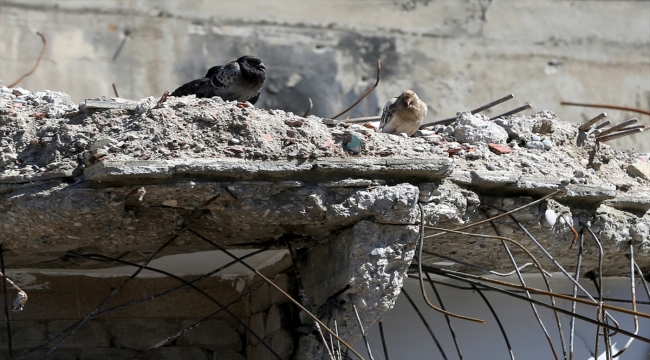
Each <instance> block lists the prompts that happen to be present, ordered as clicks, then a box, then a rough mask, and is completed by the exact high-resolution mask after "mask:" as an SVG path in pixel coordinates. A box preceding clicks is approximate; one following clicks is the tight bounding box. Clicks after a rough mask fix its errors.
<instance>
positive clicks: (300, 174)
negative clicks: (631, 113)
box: [84, 158, 650, 211]
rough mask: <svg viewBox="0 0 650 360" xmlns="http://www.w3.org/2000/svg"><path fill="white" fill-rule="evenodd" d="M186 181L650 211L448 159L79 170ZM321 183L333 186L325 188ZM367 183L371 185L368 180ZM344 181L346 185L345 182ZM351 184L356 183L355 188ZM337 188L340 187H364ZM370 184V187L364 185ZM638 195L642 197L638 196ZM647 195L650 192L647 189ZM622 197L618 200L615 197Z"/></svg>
mask: <svg viewBox="0 0 650 360" xmlns="http://www.w3.org/2000/svg"><path fill="white" fill-rule="evenodd" d="M179 176H181V177H183V176H191V177H195V178H197V179H201V180H203V181H259V180H275V181H280V180H297V181H306V182H319V183H321V184H326V185H325V186H326V187H327V186H329V187H335V186H339V185H336V181H343V180H344V179H345V178H348V179H357V180H363V179H359V178H365V179H372V180H380V181H387V182H390V183H397V182H402V181H403V182H409V183H411V184H414V185H417V184H418V183H426V182H440V181H442V180H444V179H445V178H449V179H450V180H451V181H453V182H455V183H457V184H459V185H464V186H468V187H470V188H475V189H479V190H483V191H486V190H491V189H497V188H498V189H499V190H500V191H503V192H504V195H507V194H519V195H522V196H544V195H547V194H550V193H551V192H554V191H556V190H562V191H563V192H564V193H563V194H560V195H558V197H557V198H558V199H565V200H566V201H568V202H573V203H576V202H578V203H584V204H597V203H601V202H603V201H610V202H611V203H612V204H614V205H613V206H614V207H617V208H619V209H628V208H629V209H630V210H634V211H639V210H643V209H645V211H647V210H650V196H641V197H636V196H633V195H628V196H626V193H622V194H620V195H619V194H617V191H616V187H615V186H614V185H612V184H607V183H604V182H603V183H601V184H593V185H592V184H566V183H563V181H562V180H560V179H557V178H555V177H545V178H542V177H530V176H522V174H521V173H518V172H511V171H453V170H452V168H451V162H450V160H449V159H445V158H441V159H427V160H420V159H363V158H360V159H359V158H354V159H328V160H305V161H244V160H241V159H231V158H227V159H220V160H205V161H200V160H195V161H193V162H192V163H191V164H187V163H186V162H184V161H182V160H171V161H137V160H135V161H104V162H100V163H98V164H95V165H93V166H90V167H88V168H86V169H85V171H84V179H85V180H87V181H90V182H92V183H93V184H94V186H96V185H98V184H99V183H102V182H104V183H106V184H110V185H113V186H116V185H138V184H143V185H144V184H147V183H151V182H152V181H158V182H160V181H174V178H175V177H179ZM324 181H330V182H334V184H333V185H332V184H330V185H327V184H328V183H326V182H324ZM368 181H370V180H368ZM348 182H349V181H348ZM355 184H356V183H355ZM364 184H365V183H363V184H357V185H350V184H347V185H340V186H364ZM369 184H370V183H369ZM637 192H638V193H639V194H641V195H643V194H645V193H646V192H645V191H643V190H641V191H637ZM647 193H648V194H650V189H647ZM618 196H621V200H620V201H617V200H616V198H617V197H618Z"/></svg>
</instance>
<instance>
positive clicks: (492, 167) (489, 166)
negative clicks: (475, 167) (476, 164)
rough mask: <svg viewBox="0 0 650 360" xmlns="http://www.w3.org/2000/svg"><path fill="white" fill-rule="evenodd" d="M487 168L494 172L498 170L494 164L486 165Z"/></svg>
mask: <svg viewBox="0 0 650 360" xmlns="http://www.w3.org/2000/svg"><path fill="white" fill-rule="evenodd" d="M485 168H486V169H488V170H490V171H494V170H496V169H497V168H496V167H494V165H492V164H486V165H485Z"/></svg>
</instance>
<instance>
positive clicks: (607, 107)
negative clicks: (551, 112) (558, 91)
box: [560, 101, 650, 115]
mask: <svg viewBox="0 0 650 360" xmlns="http://www.w3.org/2000/svg"><path fill="white" fill-rule="evenodd" d="M560 104H562V105H570V106H584V107H592V108H600V109H612V110H623V111H632V112H636V113H639V114H645V115H650V111H647V110H643V109H637V108H632V107H627V106H618V105H605V104H584V103H575V102H569V101H562V102H560Z"/></svg>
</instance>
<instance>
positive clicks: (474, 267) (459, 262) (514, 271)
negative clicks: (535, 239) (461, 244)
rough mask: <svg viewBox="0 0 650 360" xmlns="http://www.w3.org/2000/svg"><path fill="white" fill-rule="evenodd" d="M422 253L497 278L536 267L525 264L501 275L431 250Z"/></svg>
mask: <svg viewBox="0 0 650 360" xmlns="http://www.w3.org/2000/svg"><path fill="white" fill-rule="evenodd" d="M422 252H423V253H425V254H427V255H431V256H435V257H439V258H441V259H444V260H448V261H453V262H455V263H458V264H461V265H464V266H467V267H471V268H473V269H476V270H480V271H483V272H486V273H490V274H492V275H496V276H499V277H507V276H510V275H512V274H514V273H516V272H517V270H519V271H521V270H523V269H525V268H527V267H529V266H531V265H535V264H533V263H525V264H523V265H521V266H519V267H518V268H517V270H512V271H511V272H507V273H500V272H498V271H494V270H490V269H486V268H484V267H482V266H478V265H476V264H472V263H470V262H467V261H464V260H460V259H456V258H453V257H451V256H447V255H442V254H438V253H435V252H433V251H429V250H424V249H423V250H422ZM544 273H545V274H546V275H549V274H548V272H547V271H546V270H544Z"/></svg>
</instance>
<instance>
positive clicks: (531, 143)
mask: <svg viewBox="0 0 650 360" xmlns="http://www.w3.org/2000/svg"><path fill="white" fill-rule="evenodd" d="M526 147H527V148H528V149H536V150H544V144H542V142H541V141H529V142H527V143H526Z"/></svg>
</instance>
